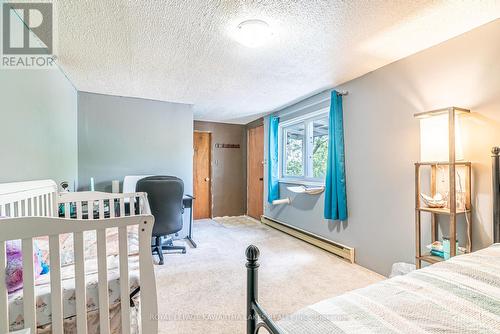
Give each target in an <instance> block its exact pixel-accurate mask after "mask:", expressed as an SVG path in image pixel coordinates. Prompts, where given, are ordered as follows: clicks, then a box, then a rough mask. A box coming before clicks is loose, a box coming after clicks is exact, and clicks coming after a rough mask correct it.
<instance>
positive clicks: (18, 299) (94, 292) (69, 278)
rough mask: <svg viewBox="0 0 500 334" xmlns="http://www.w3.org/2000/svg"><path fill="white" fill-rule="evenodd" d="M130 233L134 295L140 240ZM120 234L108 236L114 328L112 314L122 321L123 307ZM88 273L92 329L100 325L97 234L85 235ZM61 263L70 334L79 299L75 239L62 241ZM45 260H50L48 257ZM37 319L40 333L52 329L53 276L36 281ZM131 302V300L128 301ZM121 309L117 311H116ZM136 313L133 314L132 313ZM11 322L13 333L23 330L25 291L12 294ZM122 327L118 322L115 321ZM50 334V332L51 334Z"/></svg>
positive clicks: (136, 285) (112, 233) (109, 276)
mask: <svg viewBox="0 0 500 334" xmlns="http://www.w3.org/2000/svg"><path fill="white" fill-rule="evenodd" d="M132 232H133V231H131V233H129V238H128V240H129V275H130V278H129V285H130V292H131V293H132V292H133V291H135V290H136V289H137V288H138V287H139V256H138V255H137V252H136V250H138V243H137V237H136V235H135V234H134V233H132ZM117 236H118V232H117V231H113V230H109V231H108V233H107V238H106V239H107V245H108V247H107V254H108V256H107V263H108V286H109V303H110V318H111V325H112V327H113V317H112V314H113V312H114V314H117V317H118V318H119V305H120V272H119V257H118V252H117V251H116V250H117ZM84 238H85V246H86V247H85V258H86V261H85V272H86V285H87V296H86V297H87V312H88V314H87V316H88V323H89V333H92V331H90V328H91V327H90V326H91V325H92V324H95V325H98V322H99V320H98V319H99V312H98V308H99V305H98V279H97V277H98V274H97V258H96V255H97V254H96V237H95V233H85V236H84ZM44 242H45V241H44V240H43V239H41V240H38V244H39V245H40V248H41V249H42V250H43V251H44V252H45V251H46V250H48V243H47V246H46V247H45V245H44ZM60 244H61V262H62V263H63V264H64V265H63V266H62V267H61V278H62V288H63V313H64V314H63V317H64V319H65V322H64V323H65V325H64V326H65V333H71V332H72V331H71V330H69V328H71V327H72V326H74V322H75V321H74V318H75V315H76V297H75V280H74V274H75V268H74V264H73V263H72V259H73V249H72V245H73V241H72V236H71V235H68V236H64V237H61V240H60ZM46 258H48V257H47V256H46ZM35 291H36V296H35V297H36V308H37V309H36V319H37V327H38V332H39V333H44V332H46V328H50V323H51V310H52V307H51V300H50V298H51V295H50V273H49V274H48V275H43V276H40V277H39V278H38V279H37V280H36V288H35ZM126 302H127V303H128V302H130V301H129V299H127V301H126ZM117 309H118V311H117ZM133 313H134V312H133ZM9 322H10V330H11V331H13V330H19V329H22V328H23V326H24V320H23V292H22V289H21V290H19V291H16V292H13V293H11V294H9ZM115 323H116V324H117V325H119V321H115ZM49 332H50V330H49Z"/></svg>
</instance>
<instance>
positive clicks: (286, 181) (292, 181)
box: [278, 179, 325, 187]
mask: <svg viewBox="0 0 500 334" xmlns="http://www.w3.org/2000/svg"><path fill="white" fill-rule="evenodd" d="M278 182H279V183H284V184H299V185H303V186H314V187H324V186H325V182H323V181H311V180H302V179H279V180H278Z"/></svg>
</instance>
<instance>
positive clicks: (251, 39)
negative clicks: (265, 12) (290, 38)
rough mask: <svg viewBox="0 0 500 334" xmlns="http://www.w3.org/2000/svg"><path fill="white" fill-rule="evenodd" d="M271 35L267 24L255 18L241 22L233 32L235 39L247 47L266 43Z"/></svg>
mask: <svg viewBox="0 0 500 334" xmlns="http://www.w3.org/2000/svg"><path fill="white" fill-rule="evenodd" d="M271 36H272V31H271V27H269V24H267V22H265V21H262V20H257V19H252V20H246V21H243V22H241V23H240V24H239V25H238V27H237V28H236V32H235V34H234V38H235V39H236V41H238V42H239V43H240V44H242V45H244V46H246V47H249V48H256V47H259V46H262V45H264V44H266V42H267V41H268V40H269V39H270V37H271Z"/></svg>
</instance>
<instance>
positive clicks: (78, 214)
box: [76, 202, 83, 219]
mask: <svg viewBox="0 0 500 334" xmlns="http://www.w3.org/2000/svg"><path fill="white" fill-rule="evenodd" d="M82 216H83V212H82V202H76V219H82Z"/></svg>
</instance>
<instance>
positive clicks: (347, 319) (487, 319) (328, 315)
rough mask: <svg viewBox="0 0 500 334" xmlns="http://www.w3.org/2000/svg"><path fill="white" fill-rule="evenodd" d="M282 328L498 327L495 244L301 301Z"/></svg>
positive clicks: (499, 272)
mask: <svg viewBox="0 0 500 334" xmlns="http://www.w3.org/2000/svg"><path fill="white" fill-rule="evenodd" d="M279 325H280V327H281V328H282V329H283V330H284V332H285V333H286V334H292V333H293V334H299V333H300V334H312V333H314V334H323V333H325V334H326V333H328V334H334V333H357V334H359V333H500V244H495V245H493V246H491V247H489V248H486V249H483V250H481V251H478V252H475V253H471V254H466V255H461V256H457V257H454V258H452V259H450V260H448V261H445V262H441V263H437V264H435V265H433V266H430V267H427V268H424V269H422V270H418V271H415V272H412V273H410V274H408V275H406V276H399V277H395V278H393V279H390V280H386V281H383V282H380V283H377V284H374V285H371V286H369V287H367V288H364V289H359V290H355V291H352V292H349V293H346V294H344V295H342V296H338V297H335V298H332V299H328V300H325V301H322V302H319V303H317V304H315V305H312V306H309V307H306V308H305V309H302V310H300V311H298V312H297V313H295V314H293V315H291V316H289V317H287V318H285V319H283V320H282V321H280V322H279Z"/></svg>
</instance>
